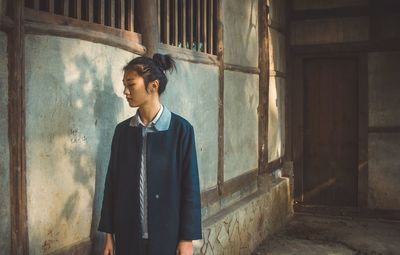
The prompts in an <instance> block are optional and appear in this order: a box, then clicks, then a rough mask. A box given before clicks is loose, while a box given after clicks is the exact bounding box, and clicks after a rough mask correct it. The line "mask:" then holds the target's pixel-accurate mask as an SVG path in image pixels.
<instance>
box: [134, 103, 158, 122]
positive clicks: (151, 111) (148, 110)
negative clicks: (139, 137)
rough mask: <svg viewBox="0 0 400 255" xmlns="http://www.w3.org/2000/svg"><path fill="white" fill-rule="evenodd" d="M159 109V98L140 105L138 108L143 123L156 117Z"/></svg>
mask: <svg viewBox="0 0 400 255" xmlns="http://www.w3.org/2000/svg"><path fill="white" fill-rule="evenodd" d="M160 109H161V104H160V101H159V100H154V101H150V102H148V103H146V104H144V105H141V106H140V107H139V109H138V111H139V115H140V119H141V120H142V121H143V123H144V124H145V125H147V124H148V123H149V122H150V121H152V120H153V119H154V117H156V115H157V113H158V111H159V110H160Z"/></svg>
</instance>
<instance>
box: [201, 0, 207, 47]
mask: <svg viewBox="0 0 400 255" xmlns="http://www.w3.org/2000/svg"><path fill="white" fill-rule="evenodd" d="M202 1H203V17H202V19H203V31H202V34H203V45H204V48H203V52H207V23H208V22H207V0H202Z"/></svg>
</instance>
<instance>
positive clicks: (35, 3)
mask: <svg viewBox="0 0 400 255" xmlns="http://www.w3.org/2000/svg"><path fill="white" fill-rule="evenodd" d="M39 6H40V1H39V0H34V1H33V9H34V10H36V11H38V10H39Z"/></svg>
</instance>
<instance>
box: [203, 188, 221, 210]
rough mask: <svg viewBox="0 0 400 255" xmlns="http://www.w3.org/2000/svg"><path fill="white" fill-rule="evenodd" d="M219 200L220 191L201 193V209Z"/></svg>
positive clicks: (212, 190)
mask: <svg viewBox="0 0 400 255" xmlns="http://www.w3.org/2000/svg"><path fill="white" fill-rule="evenodd" d="M218 200H219V195H218V189H217V188H216V187H215V188H212V189H210V190H205V191H202V192H201V207H206V206H208V205H210V204H213V203H215V202H217V201H218Z"/></svg>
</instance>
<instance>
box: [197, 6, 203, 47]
mask: <svg viewBox="0 0 400 255" xmlns="http://www.w3.org/2000/svg"><path fill="white" fill-rule="evenodd" d="M201 1H202V0H197V1H196V2H197V4H196V8H197V24H196V26H197V30H196V31H197V38H196V50H197V51H200V42H201Z"/></svg>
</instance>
